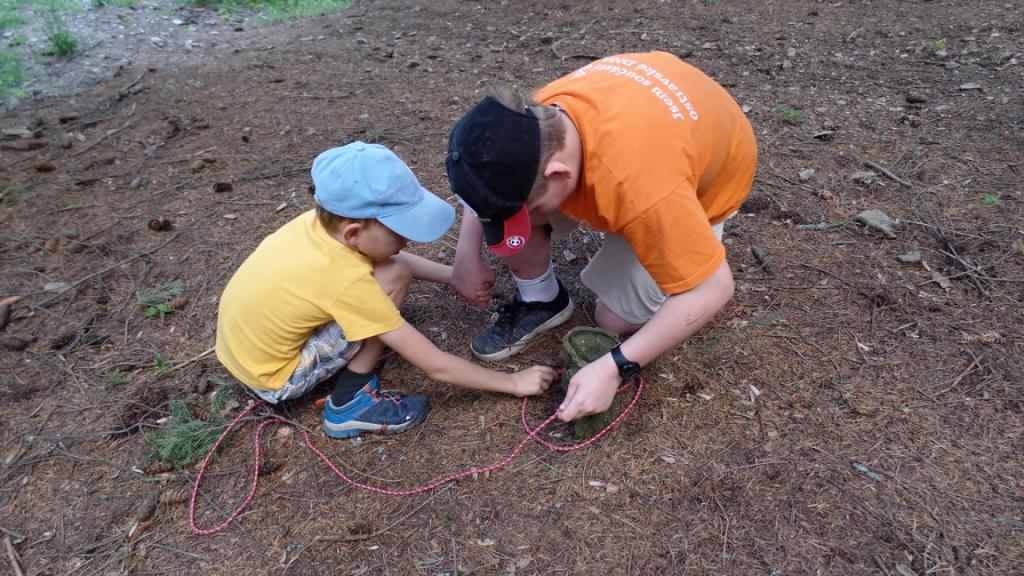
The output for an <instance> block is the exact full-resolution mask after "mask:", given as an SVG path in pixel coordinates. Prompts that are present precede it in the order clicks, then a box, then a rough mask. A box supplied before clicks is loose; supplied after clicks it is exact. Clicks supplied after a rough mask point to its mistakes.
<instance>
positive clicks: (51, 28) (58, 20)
mask: <svg viewBox="0 0 1024 576" xmlns="http://www.w3.org/2000/svg"><path fill="white" fill-rule="evenodd" d="M65 7H66V6H65V3H64V2H63V1H61V0H50V1H49V2H47V3H46V5H45V6H44V7H43V9H42V18H43V28H44V29H45V30H46V41H47V42H48V43H49V45H50V53H52V54H54V55H56V56H67V55H69V54H71V53H73V52H74V51H75V49H76V48H78V39H77V38H75V35H74V34H72V33H71V31H70V30H68V27H67V26H66V25H65V24H64V18H63V17H62V16H61V11H62V10H63V9H64V8H65Z"/></svg>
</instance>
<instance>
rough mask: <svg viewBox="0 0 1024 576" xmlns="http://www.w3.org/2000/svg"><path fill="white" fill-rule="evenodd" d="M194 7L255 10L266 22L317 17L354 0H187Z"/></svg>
mask: <svg viewBox="0 0 1024 576" xmlns="http://www.w3.org/2000/svg"><path fill="white" fill-rule="evenodd" d="M188 3H189V4H193V5H196V6H211V5H219V6H221V7H222V8H225V9H228V10H232V9H234V10H255V11H257V12H260V13H261V14H262V15H263V16H264V17H265V18H267V19H268V20H287V19H290V18H301V17H303V16H318V15H320V14H326V13H328V12H336V11H338V10H344V9H345V8H348V7H349V6H351V5H352V4H353V3H355V0H221V1H217V0H188Z"/></svg>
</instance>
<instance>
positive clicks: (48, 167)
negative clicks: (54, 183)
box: [36, 162, 57, 172]
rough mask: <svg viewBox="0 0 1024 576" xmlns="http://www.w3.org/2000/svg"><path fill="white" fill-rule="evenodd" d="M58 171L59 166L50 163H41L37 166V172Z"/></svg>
mask: <svg viewBox="0 0 1024 576" xmlns="http://www.w3.org/2000/svg"><path fill="white" fill-rule="evenodd" d="M56 169H57V166H55V165H54V164H51V163H49V162H40V163H39V164H36V172H53V171H54V170H56Z"/></svg>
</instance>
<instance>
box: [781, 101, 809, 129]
mask: <svg viewBox="0 0 1024 576" xmlns="http://www.w3.org/2000/svg"><path fill="white" fill-rule="evenodd" d="M775 113H776V114H778V115H779V117H780V118H782V121H783V122H785V123H786V124H799V123H801V122H803V121H804V113H803V112H801V111H799V110H797V109H796V108H793V107H792V106H789V105H788V104H776V105H775Z"/></svg>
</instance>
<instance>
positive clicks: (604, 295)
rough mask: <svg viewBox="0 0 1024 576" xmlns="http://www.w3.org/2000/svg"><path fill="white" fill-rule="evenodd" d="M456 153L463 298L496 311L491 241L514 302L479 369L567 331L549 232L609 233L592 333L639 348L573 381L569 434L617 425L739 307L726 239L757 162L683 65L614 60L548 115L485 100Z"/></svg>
mask: <svg viewBox="0 0 1024 576" xmlns="http://www.w3.org/2000/svg"><path fill="white" fill-rule="evenodd" d="M448 142H449V144H448V156H447V158H446V159H445V164H446V167H447V170H448V180H449V181H450V183H451V186H452V190H453V191H454V192H455V194H457V195H458V196H459V197H460V199H461V200H462V202H463V203H464V204H465V206H466V207H467V208H468V210H466V211H465V212H464V215H463V222H462V227H461V230H460V233H459V242H458V247H457V249H456V255H455V266H454V275H453V280H452V286H453V288H455V290H456V292H457V293H458V294H459V296H461V297H462V298H464V299H466V300H468V301H469V302H470V303H472V304H474V305H476V306H479V307H483V306H486V305H487V303H488V301H489V300H490V288H491V286H492V285H493V284H494V277H495V276H494V270H492V269H491V268H490V267H488V266H487V264H486V263H485V262H484V260H483V258H482V257H481V254H480V245H481V240H486V244H487V245H488V246H489V248H490V249H491V251H492V252H494V253H495V254H497V255H498V256H501V257H502V258H503V259H504V261H505V263H506V264H507V265H508V266H509V268H510V269H511V271H512V274H513V276H514V277H515V280H516V284H517V286H518V295H517V297H516V298H515V300H514V302H513V303H512V304H511V305H510V306H507V307H504V308H503V309H502V312H501V313H500V314H499V317H498V319H497V321H496V322H495V323H494V324H493V325H492V326H490V327H488V328H487V329H486V330H484V332H483V333H481V334H480V335H479V336H477V337H476V339H475V340H474V341H473V345H472V350H473V353H474V354H476V355H477V356H478V357H480V358H482V359H486V360H494V359H500V358H504V357H507V356H509V355H511V354H514V353H516V352H518V351H519V350H520V349H521V348H523V347H524V346H525V345H526V344H527V343H528V342H529V341H530V339H532V338H533V337H535V336H536V335H537V334H539V333H541V332H543V331H545V330H549V329H551V328H553V327H555V326H558V325H559V324H561V323H562V322H565V321H566V320H568V319H569V317H570V315H571V314H572V301H571V300H570V299H569V294H568V292H567V291H566V289H565V287H564V286H562V284H561V282H559V281H558V280H557V279H556V278H555V276H554V274H553V269H552V264H551V246H550V244H551V234H552V232H553V233H554V234H555V235H556V236H557V235H559V234H562V235H564V234H565V233H566V232H567V231H568V230H571V228H572V226H573V224H572V221H571V220H568V219H566V218H565V216H568V217H570V218H572V219H574V220H579V221H583V222H586V223H587V224H589V225H590V226H591V227H593V228H595V229H597V230H600V231H603V232H606V234H605V240H604V244H603V245H602V247H601V249H600V250H599V251H598V253H597V254H596V255H595V256H594V258H593V259H592V260H591V262H590V263H589V264H588V265H587V267H586V269H585V270H584V271H583V273H582V275H581V279H582V280H583V283H584V284H585V285H586V286H587V287H588V288H590V289H591V290H593V291H594V292H595V293H596V294H597V296H598V301H597V308H596V310H595V318H596V320H597V323H598V324H599V325H600V326H602V327H604V328H607V329H609V330H612V331H614V332H617V333H619V334H621V335H624V336H629V335H631V336H630V337H629V338H628V339H627V340H625V341H624V342H623V343H622V345H621V346H619V347H616V348H615V349H613V350H612V351H611V353H609V354H607V355H605V356H603V357H601V358H599V359H598V360H596V361H594V362H592V363H591V364H589V365H587V366H585V367H584V368H583V369H582V370H580V371H579V372H578V373H577V374H576V375H575V376H574V377H573V379H572V381H571V382H570V383H569V387H568V391H567V393H566V397H565V400H564V401H563V402H562V405H561V407H560V409H559V414H560V417H561V418H562V419H563V420H566V421H570V420H574V419H576V418H579V417H581V416H586V415H588V414H594V413H597V412H602V411H604V410H606V409H607V408H608V407H609V406H610V405H611V402H612V399H613V398H614V395H615V390H616V388H617V386H618V385H619V383H620V382H621V379H622V378H629V377H632V376H633V375H635V374H636V373H637V372H639V370H640V366H642V365H645V364H648V363H649V362H651V361H652V360H654V359H655V358H656V357H658V356H659V355H661V354H662V353H664V352H665V351H667V350H669V349H671V348H672V347H674V346H676V345H677V344H679V343H681V342H682V341H683V340H685V339H686V338H688V337H689V336H690V335H692V334H693V333H695V332H696V331H697V330H699V329H700V328H701V327H702V326H703V325H704V324H705V323H707V322H708V320H710V319H711V317H712V316H714V315H715V313H716V312H718V310H720V309H721V308H722V307H723V306H724V305H725V303H726V302H727V301H728V300H729V299H730V298H731V297H732V294H733V289H734V286H733V279H732V274H731V273H730V271H729V265H728V262H727V261H726V259H725V248H724V247H723V246H722V243H721V238H722V225H723V223H724V221H725V220H726V219H727V218H728V217H729V216H731V215H732V214H734V213H735V212H736V210H737V209H738V208H739V206H740V204H741V203H742V202H743V200H744V198H745V197H746V195H747V193H748V191H749V190H750V186H751V183H752V182H753V178H754V168H755V164H756V159H757V146H756V143H755V141H754V134H753V131H752V130H751V127H750V123H749V122H748V121H747V119H746V117H745V116H744V115H743V112H742V111H741V110H740V107H739V106H737V104H736V102H735V101H733V99H732V98H731V97H730V96H729V94H728V93H727V92H726V91H725V90H724V89H723V88H722V87H721V86H719V85H718V84H716V83H715V82H714V81H713V80H712V79H710V78H708V77H707V76H706V75H704V74H703V73H702V72H701V71H699V70H697V69H696V68H694V67H693V66H690V65H688V64H686V63H684V62H682V61H681V60H679V59H678V58H676V57H675V56H673V55H671V54H667V53H665V52H649V53H644V54H621V55H618V56H609V57H607V58H603V59H601V60H597V61H595V62H593V63H591V64H588V65H587V66H584V67H583V68H581V69H579V70H577V71H575V72H573V73H570V74H568V75H566V76H565V77H563V78H561V79H559V80H556V81H555V82H552V83H551V84H548V85H547V86H545V87H544V88H542V89H541V90H540V91H539V92H538V94H537V101H532V100H527V99H526V98H524V97H522V96H520V95H518V94H508V93H500V94H499V95H498V97H497V98H495V97H488V98H485V99H484V100H483V101H481V102H480V103H479V104H477V105H476V106H475V107H474V108H473V109H472V110H470V111H469V112H468V113H467V114H466V115H465V116H464V117H463V118H462V119H461V120H459V122H458V123H456V125H455V127H454V128H453V129H452V131H451V134H450V136H449V141H448ZM567 223H568V224H569V226H568V227H567V226H566V224H567Z"/></svg>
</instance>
